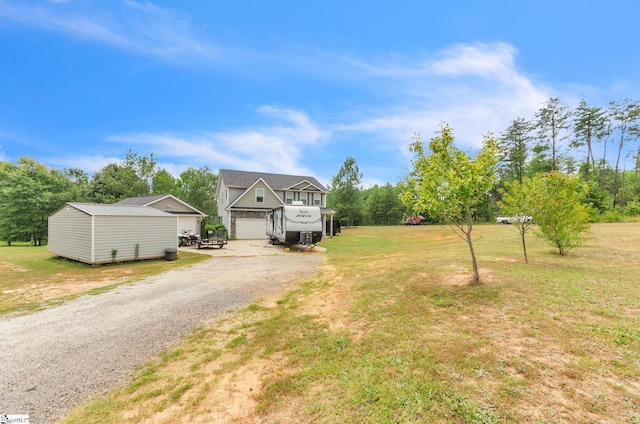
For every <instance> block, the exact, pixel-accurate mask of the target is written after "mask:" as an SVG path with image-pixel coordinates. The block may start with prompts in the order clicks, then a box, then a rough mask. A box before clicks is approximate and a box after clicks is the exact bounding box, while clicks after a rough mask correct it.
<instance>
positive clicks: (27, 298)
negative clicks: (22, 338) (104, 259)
mask: <svg viewBox="0 0 640 424" xmlns="http://www.w3.org/2000/svg"><path fill="white" fill-rule="evenodd" d="M112 274H114V273H113V272H110V271H102V272H101V273H100V276H99V277H98V278H96V277H92V276H84V277H77V278H74V279H66V280H61V281H59V282H57V283H55V284H50V283H46V282H45V283H39V284H38V283H36V284H29V285H26V286H22V287H19V288H16V289H9V290H3V294H5V295H7V296H10V297H19V298H21V299H22V300H23V301H24V302H26V303H45V302H48V301H51V300H55V299H60V298H66V297H69V296H74V295H78V294H82V293H88V292H91V291H92V290H95V289H99V288H102V287H107V286H111V285H114V284H119V283H122V282H123V281H126V279H127V277H128V276H130V275H131V274H132V271H131V270H128V271H127V270H123V272H119V273H118V274H120V275H119V276H117V277H116V276H114V275H112ZM54 277H60V276H54Z"/></svg>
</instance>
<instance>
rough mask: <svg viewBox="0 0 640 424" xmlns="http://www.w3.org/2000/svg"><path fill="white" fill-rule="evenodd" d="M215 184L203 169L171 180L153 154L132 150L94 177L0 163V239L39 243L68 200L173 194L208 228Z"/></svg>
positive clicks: (24, 162)
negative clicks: (201, 217)
mask: <svg viewBox="0 0 640 424" xmlns="http://www.w3.org/2000/svg"><path fill="white" fill-rule="evenodd" d="M217 180H218V177H217V175H216V174H214V173H213V172H212V171H211V170H209V168H208V167H207V166H206V165H205V166H203V167H201V168H192V167H190V168H187V169H186V170H185V171H183V172H182V173H181V174H180V175H179V177H177V178H174V177H173V176H172V175H171V173H170V172H168V171H167V170H166V169H164V168H160V167H159V166H158V163H157V160H156V158H155V157H154V155H153V153H151V154H150V155H149V156H148V157H147V156H141V155H139V154H138V153H136V152H133V151H132V150H131V149H129V150H128V152H127V153H126V156H125V159H124V160H123V161H122V162H119V163H109V164H108V165H106V166H104V167H103V168H102V169H100V170H99V171H97V172H96V173H95V174H94V175H93V176H92V177H90V176H89V175H88V174H87V173H86V172H84V171H83V170H81V169H77V168H69V169H63V170H58V169H53V168H48V167H47V166H45V165H43V164H41V163H39V162H37V161H36V160H34V159H32V158H28V157H22V158H19V159H18V160H17V161H16V163H11V162H0V240H3V241H5V242H7V243H9V244H11V243H12V242H14V241H30V242H31V244H32V245H34V246H40V245H42V243H43V241H44V240H46V237H47V231H48V217H49V216H50V215H51V214H53V213H54V212H55V211H57V210H58V209H59V208H61V207H62V206H63V205H64V204H65V203H66V202H80V203H115V202H117V201H119V200H122V199H125V198H127V197H136V196H148V195H155V194H173V195H174V196H176V197H178V198H180V199H181V200H183V201H185V202H187V203H189V204H190V205H192V206H193V207H195V208H197V209H198V210H200V211H202V212H204V213H205V214H207V215H208V216H207V218H205V220H204V224H212V223H214V220H215V219H216V216H217V205H216V201H215V192H216V184H217Z"/></svg>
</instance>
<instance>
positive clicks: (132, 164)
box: [122, 149, 158, 192]
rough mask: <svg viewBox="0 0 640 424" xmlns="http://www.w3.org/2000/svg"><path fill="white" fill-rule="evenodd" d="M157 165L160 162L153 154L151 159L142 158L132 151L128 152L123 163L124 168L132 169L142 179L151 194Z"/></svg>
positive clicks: (150, 156)
mask: <svg viewBox="0 0 640 424" xmlns="http://www.w3.org/2000/svg"><path fill="white" fill-rule="evenodd" d="M157 164H158V161H157V160H156V158H155V156H154V155H153V152H151V153H150V154H149V157H146V156H140V155H139V154H138V153H136V152H134V151H133V150H131V149H128V150H127V154H126V155H125V158H124V162H122V166H124V167H125V168H129V169H131V170H132V171H133V172H134V174H135V175H137V176H138V178H140V180H142V181H144V183H145V184H146V186H147V192H151V186H152V182H153V177H154V176H155V174H156V167H157Z"/></svg>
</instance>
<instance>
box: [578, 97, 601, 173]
mask: <svg viewBox="0 0 640 424" xmlns="http://www.w3.org/2000/svg"><path fill="white" fill-rule="evenodd" d="M606 131H607V112H606V110H603V109H602V108H601V107H594V106H589V105H588V104H587V101H586V100H585V99H582V100H580V104H579V105H578V107H577V108H576V110H575V112H574V115H573V132H574V139H573V141H571V143H570V144H569V146H570V147H572V148H580V147H583V146H584V147H586V149H587V157H586V158H585V162H584V180H585V181H589V177H590V171H591V169H592V168H593V169H595V167H596V161H595V158H594V156H593V143H594V142H595V141H596V140H601V139H602V138H604V137H606Z"/></svg>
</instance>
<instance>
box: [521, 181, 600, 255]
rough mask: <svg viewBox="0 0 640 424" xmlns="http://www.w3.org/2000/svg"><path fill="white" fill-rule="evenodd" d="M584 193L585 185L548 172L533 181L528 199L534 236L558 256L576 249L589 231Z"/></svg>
mask: <svg viewBox="0 0 640 424" xmlns="http://www.w3.org/2000/svg"><path fill="white" fill-rule="evenodd" d="M587 193H588V186H587V184H585V183H584V182H582V181H581V180H580V178H579V177H578V176H570V175H566V174H562V173H560V172H550V173H546V174H537V175H535V176H534V177H533V180H532V182H531V190H530V191H529V193H528V195H529V199H530V200H529V202H530V204H531V213H532V216H533V217H534V219H535V221H536V224H537V225H538V229H537V235H538V236H539V237H540V238H542V239H544V240H546V241H547V242H549V243H550V244H551V245H552V246H554V247H555V248H557V249H558V253H559V254H560V256H564V255H566V254H567V252H568V251H569V250H571V249H572V248H574V247H576V246H579V245H580V244H581V243H582V241H583V240H584V237H583V233H584V232H585V231H587V230H588V229H589V214H588V211H587V207H586V206H585V199H586V196H587Z"/></svg>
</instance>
